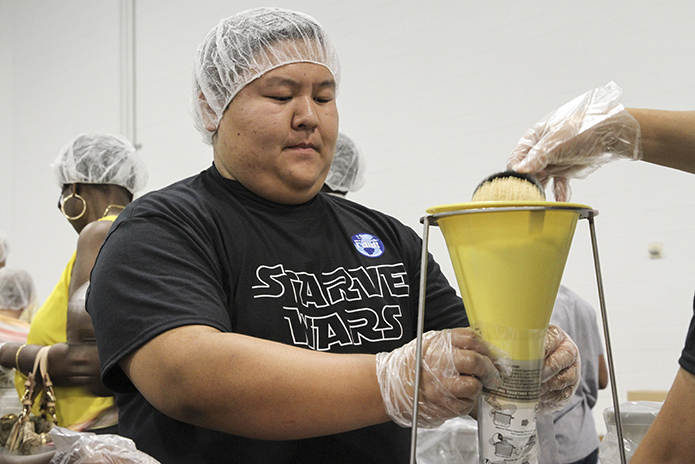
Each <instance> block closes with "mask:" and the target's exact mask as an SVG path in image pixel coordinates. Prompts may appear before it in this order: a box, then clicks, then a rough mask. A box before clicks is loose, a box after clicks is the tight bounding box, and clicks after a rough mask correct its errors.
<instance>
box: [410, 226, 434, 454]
mask: <svg viewBox="0 0 695 464" xmlns="http://www.w3.org/2000/svg"><path fill="white" fill-rule="evenodd" d="M423 222H424V224H425V225H424V230H423V231H422V255H421V257H420V298H419V302H418V311H417V341H416V342H415V343H416V345H415V359H416V362H415V386H414V391H413V426H412V429H411V435H410V464H415V463H416V458H417V417H418V412H419V406H420V401H419V400H420V377H421V373H422V332H423V331H424V329H425V289H426V287H427V257H428V252H427V242H428V240H429V236H430V218H429V216H427V217H425V218H424V220H423Z"/></svg>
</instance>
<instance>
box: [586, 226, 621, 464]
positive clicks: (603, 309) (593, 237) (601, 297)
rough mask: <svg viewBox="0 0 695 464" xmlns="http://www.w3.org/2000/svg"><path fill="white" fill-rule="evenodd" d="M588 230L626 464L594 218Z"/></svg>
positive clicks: (614, 404) (616, 417) (614, 408)
mask: <svg viewBox="0 0 695 464" xmlns="http://www.w3.org/2000/svg"><path fill="white" fill-rule="evenodd" d="M588 219H589V230H590V231H591V248H592V249H593V252H594V266H595V268H596V282H597V284H598V297H599V302H600V304H601V319H602V321H603V334H604V337H605V339H606V355H607V357H608V373H609V375H610V381H611V393H612V395H613V412H614V413H615V428H616V430H617V433H618V441H619V446H618V449H619V450H620V462H621V464H627V458H626V457H625V441H623V426H622V422H621V419H620V405H619V401H618V386H617V384H616V382H615V369H614V367H613V351H612V349H611V337H610V335H609V333H608V315H607V313H606V301H605V297H604V294H603V281H602V279H601V265H600V264H599V259H598V245H597V242H596V231H595V229H594V218H593V216H591V217H589V218H588Z"/></svg>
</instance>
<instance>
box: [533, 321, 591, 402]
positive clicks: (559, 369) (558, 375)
mask: <svg viewBox="0 0 695 464" xmlns="http://www.w3.org/2000/svg"><path fill="white" fill-rule="evenodd" d="M581 378H582V369H581V358H580V356H579V350H578V349H577V345H575V343H574V341H572V339H571V338H570V336H569V335H567V333H566V332H565V331H564V330H562V329H561V328H560V327H558V326H556V325H553V324H551V325H550V326H549V327H548V334H547V335H546V337H545V360H544V362H543V373H542V375H541V397H540V401H539V408H540V410H541V411H544V412H553V411H559V410H560V409H562V408H564V407H565V406H566V405H567V403H568V402H569V400H570V398H572V395H574V392H575V391H576V390H577V387H579V381H580V380H581Z"/></svg>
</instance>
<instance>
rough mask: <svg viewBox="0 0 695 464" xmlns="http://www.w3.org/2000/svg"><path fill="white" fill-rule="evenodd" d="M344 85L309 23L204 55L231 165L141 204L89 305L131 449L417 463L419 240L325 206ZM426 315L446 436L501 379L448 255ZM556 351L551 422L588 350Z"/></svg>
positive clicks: (114, 236)
mask: <svg viewBox="0 0 695 464" xmlns="http://www.w3.org/2000/svg"><path fill="white" fill-rule="evenodd" d="M339 75H340V74H339V64H338V58H337V55H336V52H335V50H334V49H333V47H332V46H331V43H330V40H329V38H328V36H327V35H326V33H325V31H324V30H323V29H322V27H321V26H320V25H319V24H318V23H317V22H316V20H314V19H313V18H311V17H309V16H307V15H305V14H302V13H296V12H292V11H288V10H283V9H276V8H258V9H253V10H248V11H244V12H241V13H239V14H236V15H234V16H232V17H230V18H227V19H224V20H222V21H221V22H220V23H219V24H218V26H217V27H215V28H214V29H213V30H212V31H211V32H210V33H209V34H208V36H207V38H206V39H205V41H204V42H203V43H202V44H201V45H200V47H199V48H198V54H197V59H196V63H195V72H194V90H193V101H192V104H193V105H192V106H193V113H194V120H195V126H196V128H197V129H198V130H199V131H200V132H201V133H202V134H203V140H204V141H205V142H207V143H209V144H211V145H212V151H213V160H214V163H213V165H212V166H211V167H210V168H209V169H207V170H206V171H204V172H202V173H200V174H199V175H196V176H193V177H191V178H188V179H185V180H182V181H180V182H177V183H175V184H173V185H171V186H169V187H166V188H164V189H162V190H160V191H157V192H151V193H149V194H147V195H144V196H143V197H141V198H139V199H138V200H136V201H135V202H134V203H133V204H131V205H130V206H129V207H128V208H127V209H126V210H125V211H124V212H123V213H122V214H121V215H120V217H119V218H118V219H117V221H116V222H115V223H114V225H113V228H112V229H111V231H110V233H109V236H108V237H107V239H106V241H105V243H104V246H103V247H102V250H101V252H100V255H99V258H98V259H97V262H96V264H95V268H94V271H93V273H92V279H91V287H90V293H89V295H88V299H87V310H88V311H89V313H90V315H91V317H92V320H93V322H94V328H95V330H96V337H97V344H98V347H99V354H100V359H101V362H102V378H103V381H104V382H105V384H106V385H107V386H108V387H110V388H111V389H113V390H114V391H116V392H117V402H118V406H119V409H120V426H121V429H120V431H121V433H124V434H125V435H126V436H128V437H131V438H133V439H134V441H135V443H136V445H137V446H138V448H139V449H141V450H143V451H145V452H147V453H149V454H151V455H152V456H153V457H155V458H156V459H159V460H160V461H162V462H165V463H167V464H171V463H174V464H175V463H186V464H190V463H199V462H200V463H237V462H238V463H250V462H254V463H298V462H311V463H319V462H322V463H328V462H330V463H341V462H352V463H368V462H374V463H385V462H388V463H403V462H407V460H408V452H409V443H410V432H409V430H408V429H407V427H409V426H410V425H411V424H412V417H411V416H412V409H413V408H412V401H413V378H414V373H413V365H414V363H415V344H414V340H413V339H414V338H415V333H416V327H415V326H416V319H417V301H418V291H417V289H418V282H419V269H420V253H421V240H420V238H419V237H418V236H417V234H416V233H415V232H414V231H412V230H411V229H409V228H407V227H405V226H404V225H403V224H401V223H400V222H399V221H397V220H396V219H394V218H391V217H389V216H386V215H384V214H381V213H379V212H376V211H373V210H370V209H368V208H365V207H363V206H361V205H358V204H356V203H353V202H351V201H349V200H346V199H343V198H339V197H335V196H331V195H319V194H318V192H319V190H320V189H321V187H322V186H323V184H324V181H325V179H326V176H327V173H328V171H329V168H330V165H331V160H332V157H333V153H334V150H335V145H336V139H337V137H338V111H337V107H336V95H337V91H338V86H339ZM95 302H98V303H99V304H98V305H97V304H95ZM426 304H427V312H426V321H425V326H426V329H427V330H428V331H429V332H427V334H426V335H425V337H424V339H425V341H424V348H423V352H424V363H423V364H424V366H423V374H424V375H423V384H422V390H421V395H420V404H421V408H420V409H419V416H418V424H419V425H422V426H429V427H434V426H437V425H438V424H441V423H442V422H443V421H445V420H446V419H448V418H451V417H455V416H459V415H465V414H468V413H469V412H471V410H472V409H473V406H474V404H475V401H476V400H477V398H478V395H479V393H480V391H481V388H482V386H483V385H486V386H496V385H498V384H499V381H500V377H499V373H498V371H497V369H496V367H495V364H494V361H495V360H496V359H495V357H494V356H492V354H491V353H490V350H489V347H488V346H486V344H485V343H483V342H482V341H481V340H480V339H479V338H478V337H477V336H476V335H475V334H474V333H473V332H472V331H471V330H470V329H468V328H455V327H465V326H467V325H468V321H467V319H466V314H465V310H464V308H463V304H462V302H461V300H460V298H459V297H457V296H456V294H455V292H454V290H453V289H452V288H451V286H450V285H449V284H448V282H447V281H446V279H445V278H444V276H443V274H442V273H441V271H440V268H439V266H438V265H437V264H436V263H435V262H434V260H432V258H431V257H430V258H429V266H428V276H427V301H426ZM449 328H455V329H451V330H448V329H449ZM443 329H447V330H443ZM550 345H551V348H550V349H549V352H552V354H550V355H549V357H548V360H547V366H553V367H554V368H555V370H556V372H555V373H556V374H557V375H554V376H551V377H552V378H551V380H549V381H548V383H547V386H548V389H549V390H550V391H549V393H548V395H547V396H546V398H547V399H548V402H549V403H550V405H551V407H552V406H560V405H561V404H562V403H564V401H565V400H566V398H567V397H569V396H571V393H572V390H573V388H574V387H575V385H576V382H577V381H578V374H577V366H576V364H575V361H576V359H575V357H576V347H575V346H574V345H573V343H572V342H571V341H570V340H567V339H563V338H562V337H555V338H553V339H552V340H551V341H550ZM555 347H557V349H554V348H555ZM377 353H378V354H377ZM565 368H567V369H565ZM559 371H562V373H559V374H558V372H559ZM461 374H464V375H461Z"/></svg>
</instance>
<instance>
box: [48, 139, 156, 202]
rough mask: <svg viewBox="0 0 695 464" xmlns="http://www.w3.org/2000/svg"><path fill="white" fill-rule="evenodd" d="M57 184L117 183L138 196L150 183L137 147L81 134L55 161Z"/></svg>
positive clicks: (64, 148) (119, 141) (123, 141)
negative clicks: (139, 191) (138, 192)
mask: <svg viewBox="0 0 695 464" xmlns="http://www.w3.org/2000/svg"><path fill="white" fill-rule="evenodd" d="M52 166H53V170H54V172H55V175H56V180H57V182H58V185H59V186H60V187H62V186H63V185H65V184H73V183H78V184H114V185H120V186H121V187H124V188H126V189H128V190H129V191H130V193H135V192H137V191H138V190H140V189H142V188H143V187H144V186H145V184H146V183H147V169H146V168H145V164H144V163H143V162H142V160H141V159H140V156H139V155H138V154H137V153H136V151H135V147H133V145H131V143H130V142H129V141H128V140H127V139H126V138H125V137H121V136H117V135H111V134H81V135H78V136H77V137H75V138H74V139H72V140H71V141H70V142H68V144H67V145H65V146H64V147H63V148H62V149H61V150H60V154H59V155H58V157H57V158H56V160H55V161H54V162H53V165H52Z"/></svg>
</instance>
